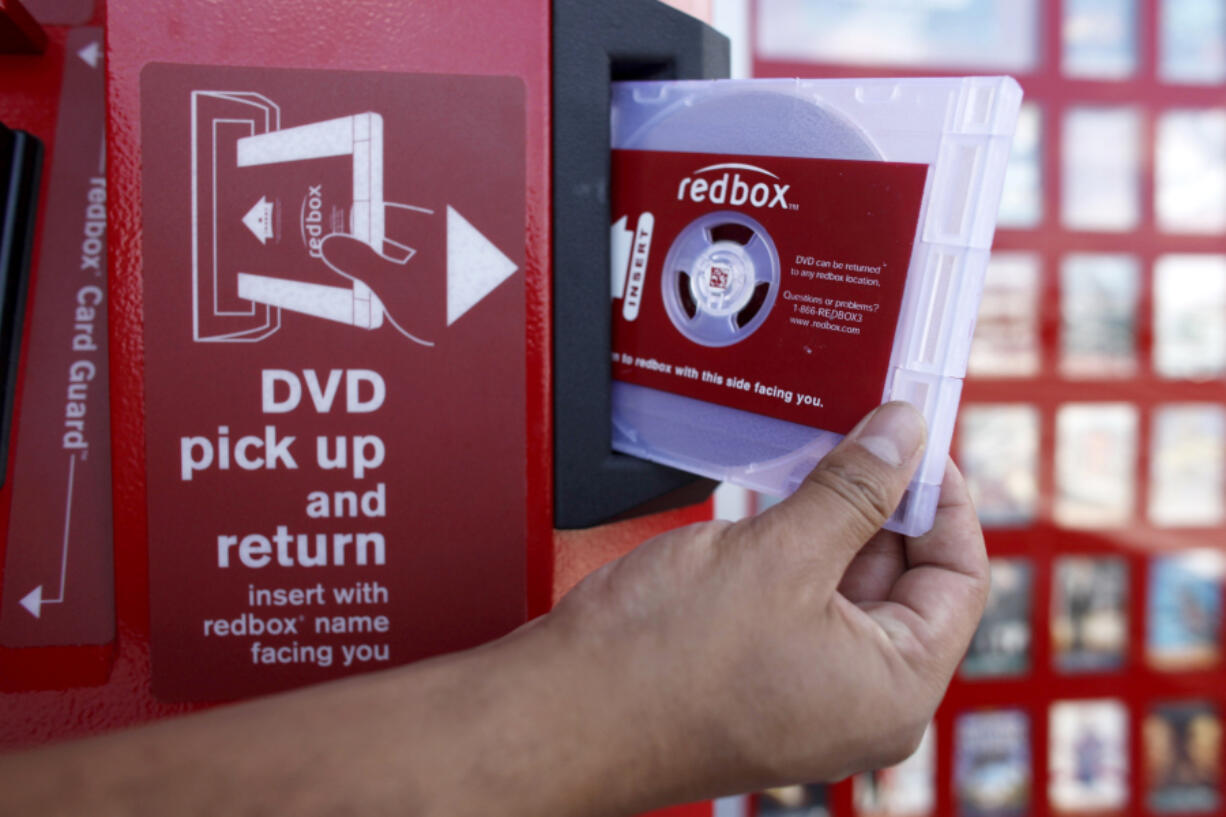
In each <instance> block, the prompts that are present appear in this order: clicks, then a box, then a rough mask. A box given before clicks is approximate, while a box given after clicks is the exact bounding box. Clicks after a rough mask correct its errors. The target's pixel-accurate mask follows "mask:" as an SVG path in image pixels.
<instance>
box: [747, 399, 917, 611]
mask: <svg viewBox="0 0 1226 817" xmlns="http://www.w3.org/2000/svg"><path fill="white" fill-rule="evenodd" d="M925 437H926V431H925V428H924V419H923V417H921V416H920V413H919V412H918V411H916V410H915V408H914V407H912V406H910V405H909V404H907V403H887V404H886V405H884V406H881V407H880V408H878V409H876V410H875V411H874V412H873V413H872V414H870V415H869V416H868V417H866V418H865V419H864V420H862V421H861V422H860V424H859V425H858V426H856V427H855V428H854V429H852V431H851V433H850V434H848V435H847V438H846V439H845V440H843V442H841V443H839V445H838V446H837V447H835V449H834V450H833V451H831V452H830V453H829V454H827V455H826V456H825V457H824V458H823V459H822V461H821V462H819V463H818V464H817V467H816V468H814V469H813V471H812V472H811V473H810V474H809V476H808V477H806V478H805V481H804V482H802V483H801V485H800V487H799V488H798V489H797V490H796V492H795V493H794V494H792V495H791V496H790V497H788V498H787V499H785V500H783V501H782V502H780V503H779V504H778V505H775V506H774V507H772V508H769V509H768V510H767V511H765V512H764V513H763V514H762V517H760V524H761V527H762V529H763V533H764V535H765V536H767V537H768V539H767V541H776V542H778V544H779V546H780V547H782V548H784V549H785V552H787V553H789V554H791V555H793V556H795V557H797V558H802V559H809V560H816V561H817V562H818V563H819V565H820V571H819V572H820V573H821V574H822V578H823V579H824V580H825V583H826V585H827V587H828V588H829V589H830V590H833V589H834V588H836V587H837V586H838V584H839V580H840V579H842V577H843V574H844V573H846V572H847V566H848V565H849V564H851V562H852V560H853V559H854V558H855V556H856V554H857V553H859V552H860V549H861V548H862V547H863V546H864V543H865V542H867V541H868V540H869V538H870V537H871V536H872V535H873V534H874V533H876V532H877V531H878V530H879V529H880V528H881V526H882V525H883V524H885V521H886V520H887V519H888V518H889V517H890V514H892V513H893V512H894V509H895V508H896V507H897V506H898V502H899V500H900V499H901V498H902V495H903V491H905V490H906V488H907V483H908V482H910V480H911V475H912V474H913V473H914V471H915V468H916V466H917V465H918V464H919V460H920V455H921V452H922V451H923V448H924V442H925Z"/></svg>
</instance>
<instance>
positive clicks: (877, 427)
mask: <svg viewBox="0 0 1226 817" xmlns="http://www.w3.org/2000/svg"><path fill="white" fill-rule="evenodd" d="M924 436H925V430H924V418H923V417H922V416H921V415H920V413H919V412H918V411H916V410H915V408H914V407H913V406H912V405H911V404H910V403H886V404H885V405H884V406H882V407H881V408H879V409H877V410H876V411H874V412H873V413H872V414H870V415H869V416H868V419H867V420H865V421H864V422H863V423H861V424H860V426H858V427H857V428H856V429H854V430H853V431H852V433H851V438H852V439H853V440H854V441H855V442H856V443H858V444H859V445H860V447H861V448H863V449H865V450H866V451H868V452H869V453H870V454H872V455H873V456H874V457H876V458H877V459H879V460H881V461H882V462H884V463H886V464H887V465H890V466H892V467H895V468H897V467H898V466H900V465H902V464H903V463H907V462H910V461H911V458H912V457H914V456H915V453H916V452H917V451H919V449H920V446H921V445H923V444H924Z"/></svg>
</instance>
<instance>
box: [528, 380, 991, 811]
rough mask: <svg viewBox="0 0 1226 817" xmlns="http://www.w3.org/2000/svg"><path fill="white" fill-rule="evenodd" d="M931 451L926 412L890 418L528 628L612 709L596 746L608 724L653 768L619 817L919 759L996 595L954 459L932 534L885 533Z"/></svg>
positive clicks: (593, 579)
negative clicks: (629, 734) (736, 514)
mask: <svg viewBox="0 0 1226 817" xmlns="http://www.w3.org/2000/svg"><path fill="white" fill-rule="evenodd" d="M924 439H925V430H924V425H923V420H922V418H921V417H920V415H919V414H918V412H916V411H915V410H914V409H913V408H911V407H910V406H908V405H906V404H897V403H895V404H889V405H886V406H884V407H882V408H880V409H878V410H877V411H876V412H875V413H873V414H871V415H870V416H869V417H867V418H866V419H865V420H864V421H862V422H861V423H860V425H859V426H857V427H856V428H855V429H854V430H853V431H852V432H851V433H850V434H849V435H848V437H847V439H846V440H845V441H844V442H843V443H842V444H841V445H839V446H838V447H837V448H836V449H835V450H834V451H832V452H831V453H830V454H829V455H828V456H827V457H826V458H825V459H823V460H822V462H821V463H820V464H819V465H818V466H817V468H816V469H815V470H814V471H813V472H812V474H810V476H809V477H808V478H807V480H806V481H805V482H804V483H803V484H802V486H801V487H800V489H799V490H797V492H796V493H795V494H794V495H792V496H791V497H789V498H787V499H785V500H784V501H783V502H781V503H780V504H778V505H776V506H774V507H772V508H770V509H768V510H767V511H765V512H764V513H762V514H761V515H759V516H757V517H754V518H751V519H746V520H743V521H741V522H738V523H736V524H728V523H721V522H711V523H703V524H699V525H693V526H690V527H687V528H683V529H680V530H676V531H672V532H670V533H667V534H664V535H662V536H658V537H656V538H654V539H652V540H650V541H648V542H646V543H644V544H643V545H642V546H640V547H639V548H638V549H636V550H635V551H634V552H632V553H630V554H628V555H627V556H626V557H624V558H622V559H619V560H618V561H616V562H613V563H611V564H609V565H606V566H605V567H604V568H602V569H600V570H599V571H597V572H595V573H594V574H592V575H591V576H590V577H588V578H587V579H586V580H584V581H583V582H582V583H581V584H580V585H579V586H577V587H576V588H575V589H574V590H573V591H572V592H571V593H570V594H569V595H567V596H566V597H565V598H564V599H563V600H562V602H561V603H560V604H559V606H558V607H557V609H556V610H555V611H554V612H553V613H551V614H550V615H549V616H548V617H547V618H546V620H544V621H542V622H541V623H540V625H539V626H540V628H541V629H547V630H551V631H553V637H555V638H559V639H561V641H562V644H561V645H560V647H559V649H558V652H559V653H560V654H565V655H566V656H567V666H568V667H569V668H570V669H569V670H568V671H569V672H571V673H573V674H574V675H575V676H576V677H575V679H574V680H575V681H576V684H577V685H578V686H581V687H584V688H586V689H588V690H589V691H590V694H592V695H593V696H595V697H597V698H603V699H604V700H606V701H608V704H607V708H608V709H611V710H614V717H612V718H611V719H610V722H609V723H608V724H607V725H606V726H605V727H604V728H603V730H602V731H601V730H600V727H597V726H593V727H592V728H593V729H594V730H597V734H596V735H595V737H596V739H601V740H603V739H607V740H609V741H610V742H616V741H617V740H618V739H619V736H618V728H619V727H618V723H619V722H620V723H621V724H624V725H625V728H629V729H631V730H634V731H636V732H637V733H638V744H637V745H638V746H640V747H642V749H641V750H645V751H646V752H647V753H648V757H644V758H643V759H642V760H643V762H642V763H640V764H638V769H639V770H638V772H636V774H635V775H634V779H632V780H619V781H618V783H617V787H618V788H619V789H620V788H625V789H626V791H625V793H624V794H625V796H626V797H627V798H628V799H627V801H626V802H625V803H624V804H622V805H623V807H624V808H625V809H626V810H627V811H633V810H635V809H645V808H649V807H654V806H656V805H660V804H661V803H666V802H678V801H682V800H686V799H694V798H706V797H711V796H714V795H716V794H720V793H731V792H737V791H746V790H752V789H759V788H763V787H766V786H771V785H778V784H783V783H794V782H801V781H806V782H808V781H825V780H836V779H839V778H842V777H845V776H847V775H848V774H851V773H853V772H856V771H860V770H863V769H869V768H877V767H881V766H885V765H890V764H893V763H896V762H898V761H901V760H902V759H903V758H905V757H906V756H908V755H909V754H910V753H911V752H912V751H914V749H915V748H916V746H917V745H918V743H919V740H920V738H921V736H922V734H923V731H924V728H925V726H926V725H927V724H928V723H929V721H930V720H931V718H932V715H933V712H934V710H935V709H936V707H937V704H938V703H939V702H940V700H941V698H942V696H943V695H944V691H945V688H946V686H947V684H948V682H949V679H950V677H951V675H952V674H953V672H954V670H955V668H956V666H957V664H958V661H959V660H960V659H961V657H962V655H963V653H964V652H965V650H966V647H967V645H968V643H969V641H970V639H971V636H972V634H973V633H974V630H975V627H976V625H977V623H978V621H979V617H980V615H981V614H982V612H983V607H984V603H985V600H986V597H987V591H988V581H989V580H988V563H987V557H986V553H985V550H984V543H983V535H982V532H981V530H980V527H979V523H978V520H977V519H976V516H975V512H974V509H973V507H972V505H971V502H970V499H969V498H968V496H967V492H966V487H965V484H964V482H963V480H962V477H961V475H960V474H959V473H958V471H957V469H956V468H955V467H954V465H953V464H952V463H950V464H949V465H948V467H947V470H946V475H945V481H944V484H943V486H942V491H941V500H940V506H939V509H938V511H937V515H936V522H935V524H934V526H933V528H932V530H931V531H930V532H929V533H927V534H925V535H924V536H920V537H915V538H909V537H902V536H900V535H897V534H894V533H891V532H888V531H882V530H880V528H881V525H882V524H883V523H884V522H885V521H886V519H887V518H888V516H889V515H890V513H891V512H892V510H893V509H894V507H895V506H896V505H897V503H898V501H899V499H900V497H901V496H902V494H903V491H904V490H905V489H906V486H907V483H908V481H909V480H910V478H911V475H912V473H913V471H914V470H915V467H916V465H917V464H918V462H919V460H920V456H921V453H922V450H923V445H924ZM649 769H650V770H651V771H647V770H649ZM636 797H637V798H638V799H635V798H636ZM615 811H616V809H614V812H610V813H615Z"/></svg>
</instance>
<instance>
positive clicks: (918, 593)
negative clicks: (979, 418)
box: [890, 461, 990, 672]
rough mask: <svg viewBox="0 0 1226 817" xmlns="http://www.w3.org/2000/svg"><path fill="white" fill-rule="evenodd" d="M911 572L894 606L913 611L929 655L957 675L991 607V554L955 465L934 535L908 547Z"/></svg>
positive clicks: (897, 589) (894, 595)
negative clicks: (986, 606)
mask: <svg viewBox="0 0 1226 817" xmlns="http://www.w3.org/2000/svg"><path fill="white" fill-rule="evenodd" d="M906 558H907V564H908V569H907V571H906V572H905V573H903V574H902V575H901V576H899V578H898V581H897V582H896V583H895V584H894V589H893V590H892V591H891V592H890V601H892V602H895V603H897V604H900V605H902V606H903V607H906V608H908V609H909V610H911V611H913V612H914V613H915V614H916V616H917V617H918V619H919V624H918V630H919V631H918V632H917V633H916V635H917V636H918V637H919V639H920V642H921V644H922V646H923V648H924V651H925V652H926V653H928V654H930V655H934V656H937V657H939V658H940V659H941V660H942V662H943V663H944V664H947V665H948V670H949V671H950V672H952V671H953V666H954V665H956V664H957V661H958V659H959V658H961V656H962V654H963V653H964V652H965V651H966V647H967V645H968V644H969V643H970V640H971V637H972V636H973V635H974V633H975V627H976V626H978V624H979V617H980V616H981V615H982V614H983V607H984V604H985V603H986V602H987V595H988V587H989V584H990V579H989V574H988V554H987V549H986V548H985V547H984V541H983V529H982V528H981V527H980V525H979V519H978V518H977V517H976V515H975V507H974V505H973V504H972V502H971V498H970V495H969V494H968V493H967V490H966V482H965V480H963V478H962V474H961V473H959V471H958V469H957V467H956V466H955V465H954V464H953V462H952V461H951V462H949V463H948V464H947V465H946V467H945V479H944V481H943V482H942V484H941V498H940V500H939V503H938V505H937V512H936V520H935V522H934V523H933V526H932V530H931V531H929V532H928V533H926V534H924V535H923V536H918V537H913V538H908V539H907V541H906Z"/></svg>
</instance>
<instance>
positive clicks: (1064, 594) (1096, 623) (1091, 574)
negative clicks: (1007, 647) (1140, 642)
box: [1051, 556, 1128, 673]
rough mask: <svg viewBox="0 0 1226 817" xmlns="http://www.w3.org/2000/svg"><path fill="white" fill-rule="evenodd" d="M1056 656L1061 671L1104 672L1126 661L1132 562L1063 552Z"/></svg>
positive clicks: (1055, 595)
mask: <svg viewBox="0 0 1226 817" xmlns="http://www.w3.org/2000/svg"><path fill="white" fill-rule="evenodd" d="M1051 642H1052V643H1051V646H1052V659H1053V663H1054V664H1055V666H1056V668H1057V669H1058V670H1059V671H1061V672H1066V673H1078V672H1101V671H1104V670H1115V669H1119V668H1120V667H1121V666H1123V664H1124V656H1125V652H1126V649H1127V645H1128V563H1127V562H1125V561H1124V560H1123V559H1122V558H1117V557H1112V556H1107V557H1083V556H1063V557H1060V558H1058V559H1056V560H1055V562H1054V565H1053V580H1052V596H1051Z"/></svg>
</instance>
